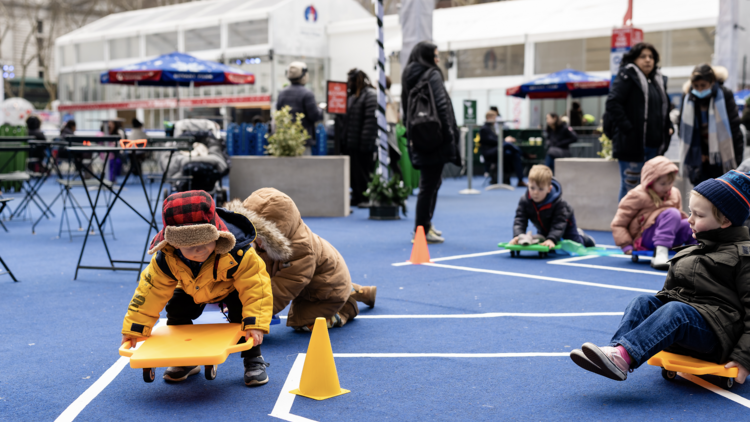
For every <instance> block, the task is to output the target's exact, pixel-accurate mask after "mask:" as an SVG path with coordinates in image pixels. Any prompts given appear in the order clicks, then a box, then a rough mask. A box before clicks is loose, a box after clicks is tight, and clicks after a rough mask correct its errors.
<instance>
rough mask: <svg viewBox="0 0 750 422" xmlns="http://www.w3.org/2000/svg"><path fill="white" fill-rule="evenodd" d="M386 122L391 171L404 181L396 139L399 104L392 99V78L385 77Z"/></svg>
mask: <svg viewBox="0 0 750 422" xmlns="http://www.w3.org/2000/svg"><path fill="white" fill-rule="evenodd" d="M385 101H386V103H385V121H386V122H387V123H388V159H389V161H390V168H391V171H392V172H393V173H394V174H396V175H398V177H399V178H400V179H401V180H404V176H403V174H401V166H400V165H399V160H401V150H400V149H398V140H397V139H396V125H397V124H398V121H399V120H400V119H399V113H398V104H397V103H396V102H395V101H393V97H391V78H389V77H388V76H386V77H385Z"/></svg>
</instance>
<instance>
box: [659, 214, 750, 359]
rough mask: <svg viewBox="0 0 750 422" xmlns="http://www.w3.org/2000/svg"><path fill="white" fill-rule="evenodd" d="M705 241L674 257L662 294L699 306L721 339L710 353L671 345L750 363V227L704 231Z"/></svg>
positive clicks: (664, 297)
mask: <svg viewBox="0 0 750 422" xmlns="http://www.w3.org/2000/svg"><path fill="white" fill-rule="evenodd" d="M696 238H697V239H698V242H699V244H698V245H693V246H688V247H684V248H683V249H681V250H680V251H679V252H678V253H677V254H676V255H675V256H674V258H672V260H671V261H670V262H671V265H670V267H669V273H668V274H667V280H666V282H665V283H664V287H663V288H662V290H661V291H660V292H659V293H657V294H656V297H657V298H659V299H660V300H661V301H662V302H665V303H666V302H670V301H679V302H682V303H686V304H688V305H690V306H692V307H693V308H695V309H696V310H697V311H698V312H699V313H700V314H701V315H702V316H703V318H704V319H705V320H706V323H707V324H708V326H709V327H711V329H712V330H713V331H714V333H715V334H716V337H717V338H718V340H719V344H718V345H717V347H716V349H715V350H714V351H713V352H712V353H710V354H707V355H704V354H697V353H696V352H691V351H688V350H685V349H682V348H680V347H679V346H676V345H675V346H672V347H670V350H671V351H674V352H676V353H680V354H687V355H691V356H693V357H696V358H698V359H703V360H708V361H711V362H716V363H725V362H726V361H729V360H734V361H737V362H739V363H740V364H742V366H744V367H745V368H748V369H750V234H749V233H748V229H747V228H746V227H729V228H726V229H716V230H710V231H707V232H701V233H698V234H697V235H696Z"/></svg>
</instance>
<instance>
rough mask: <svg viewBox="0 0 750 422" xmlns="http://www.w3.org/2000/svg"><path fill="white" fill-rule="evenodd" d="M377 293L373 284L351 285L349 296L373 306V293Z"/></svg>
mask: <svg viewBox="0 0 750 422" xmlns="http://www.w3.org/2000/svg"><path fill="white" fill-rule="evenodd" d="M377 293H378V288H377V287H375V286H352V294H351V296H352V297H353V298H354V300H356V301H357V302H362V303H364V304H365V305H367V306H369V307H371V308H372V307H374V306H375V295H376V294H377Z"/></svg>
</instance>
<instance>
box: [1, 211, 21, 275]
mask: <svg viewBox="0 0 750 422" xmlns="http://www.w3.org/2000/svg"><path fill="white" fill-rule="evenodd" d="M12 200H13V198H0V214H2V213H3V210H4V209H5V206H6V205H7V203H8V202H10V201H12ZM0 226H3V229H5V231H6V232H7V231H8V228H7V227H5V224H3V221H2V220H0ZM0 264H2V266H3V268H5V271H0V275H4V274H9V275H10V278H12V279H13V281H16V282H17V281H18V280H16V277H15V276H14V275H13V273H12V272H11V271H10V268H8V266H7V265H5V261H3V258H0Z"/></svg>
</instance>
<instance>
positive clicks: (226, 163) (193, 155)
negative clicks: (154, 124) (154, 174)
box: [161, 119, 231, 206]
mask: <svg viewBox="0 0 750 422" xmlns="http://www.w3.org/2000/svg"><path fill="white" fill-rule="evenodd" d="M174 137H192V138H193V139H194V141H193V150H192V151H190V152H187V151H181V152H179V153H176V154H174V155H173V156H172V162H171V163H170V165H169V169H168V170H167V179H166V180H167V182H169V188H165V189H164V198H166V197H167V196H169V195H170V194H172V193H175V192H185V191H188V190H203V191H206V192H208V193H209V194H210V195H211V196H212V197H213V198H214V201H215V202H216V205H217V206H222V205H223V204H224V203H225V202H226V201H227V200H228V199H229V189H228V188H227V187H225V186H224V185H223V184H222V179H223V178H224V176H226V175H228V174H229V169H230V167H231V161H230V158H229V154H228V151H227V145H226V141H225V140H224V139H222V137H221V131H220V130H219V125H218V124H216V123H215V122H212V121H210V120H205V119H186V120H180V121H178V122H176V123H175V124H174ZM167 159H168V156H166V155H165V156H163V157H162V158H161V167H162V168H164V167H165V166H166V165H167Z"/></svg>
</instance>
